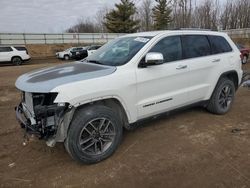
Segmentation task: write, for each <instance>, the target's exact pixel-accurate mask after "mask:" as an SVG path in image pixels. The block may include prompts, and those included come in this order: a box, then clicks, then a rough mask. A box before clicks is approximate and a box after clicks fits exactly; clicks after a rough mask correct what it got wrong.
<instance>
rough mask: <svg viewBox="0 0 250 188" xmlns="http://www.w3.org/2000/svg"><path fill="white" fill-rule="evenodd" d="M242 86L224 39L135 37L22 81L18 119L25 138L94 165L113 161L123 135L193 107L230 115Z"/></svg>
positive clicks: (170, 34) (234, 51)
mask: <svg viewBox="0 0 250 188" xmlns="http://www.w3.org/2000/svg"><path fill="white" fill-rule="evenodd" d="M241 79H242V69H241V58H240V52H239V50H238V48H237V47H236V46H235V44H234V43H233V42H232V41H231V39H230V38H229V37H228V36H227V35H226V34H224V33H219V32H211V31H199V30H198V31H192V30H175V31H158V32H146V33H136V34H130V35H126V36H122V37H119V38H117V39H115V40H113V41H111V42H109V43H107V44H106V45H104V46H103V47H101V48H100V49H99V50H97V51H96V52H95V53H94V54H92V55H91V56H89V57H88V58H87V59H85V60H83V61H79V62H75V63H67V64H63V65H59V66H55V67H52V68H45V69H42V70H38V71H34V72H30V73H27V74H24V75H22V76H20V77H19V78H18V79H17V81H16V87H17V88H18V89H19V90H20V91H21V92H22V99H21V103H20V104H19V105H18V106H17V107H16V117H17V119H18V121H19V123H20V125H21V127H22V128H24V129H25V132H26V133H31V134H35V135H37V136H38V137H39V138H41V139H44V140H46V142H47V144H48V145H49V146H54V145H55V143H56V142H64V144H65V148H66V150H67V151H68V153H69V154H70V155H71V156H72V158H73V159H75V160H77V161H79V162H82V163H88V164H89V163H96V162H98V161H101V160H104V159H106V158H107V157H109V156H111V155H112V154H113V153H114V151H115V150H116V149H117V147H118V145H119V144H120V142H121V140H122V133H123V128H126V129H130V128H132V127H133V126H134V124H135V123H137V122H139V121H141V120H144V119H146V118H150V117H155V116H157V115H160V114H162V113H165V112H169V111H172V110H175V109H177V108H181V107H185V106H189V105H193V104H199V105H202V106H204V107H206V108H207V109H208V111H210V112H212V113H215V114H225V113H226V112H228V111H229V110H230V108H231V106H232V103H233V101H234V96H235V91H236V90H237V88H238V86H239V84H240V83H241Z"/></svg>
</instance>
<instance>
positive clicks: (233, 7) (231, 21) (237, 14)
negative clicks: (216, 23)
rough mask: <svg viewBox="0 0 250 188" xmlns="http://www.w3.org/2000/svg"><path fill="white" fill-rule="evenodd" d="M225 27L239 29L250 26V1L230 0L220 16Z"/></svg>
mask: <svg viewBox="0 0 250 188" xmlns="http://www.w3.org/2000/svg"><path fill="white" fill-rule="evenodd" d="M220 23H221V25H222V28H223V29H237V28H249V27H250V1H249V0H237V1H235V0H233V1H232V0H228V1H227V2H226V3H225V8H224V11H223V12H222V13H221V16H220Z"/></svg>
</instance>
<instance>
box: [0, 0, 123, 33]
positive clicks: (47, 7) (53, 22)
mask: <svg viewBox="0 0 250 188" xmlns="http://www.w3.org/2000/svg"><path fill="white" fill-rule="evenodd" d="M119 1H120V0H0V32H14V33H15V32H26V33H27V32H38V33H41V32H42V33H44V32H46V33H47V32H48V33H56V32H63V31H65V30H66V29H68V28H69V27H70V26H72V25H74V24H75V23H76V22H77V20H78V19H79V18H81V17H94V16H95V14H96V12H97V11H98V10H99V9H100V8H101V7H113V5H114V3H117V2H119Z"/></svg>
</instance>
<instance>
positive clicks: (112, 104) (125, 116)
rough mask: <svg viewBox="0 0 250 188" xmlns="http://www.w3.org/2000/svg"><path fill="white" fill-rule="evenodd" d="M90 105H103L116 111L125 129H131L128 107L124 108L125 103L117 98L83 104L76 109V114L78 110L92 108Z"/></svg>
mask: <svg viewBox="0 0 250 188" xmlns="http://www.w3.org/2000/svg"><path fill="white" fill-rule="evenodd" d="M90 105H103V106H106V107H109V108H111V109H114V111H115V112H118V115H119V117H120V118H121V120H122V122H123V127H124V128H126V129H130V127H129V118H130V115H129V113H128V112H127V110H126V107H125V106H124V104H123V102H121V101H120V100H119V99H118V98H116V97H111V98H103V99H97V100H93V101H91V102H86V103H82V104H80V105H78V106H76V107H75V112H74V113H76V112H77V111H78V110H80V109H82V108H85V107H87V106H90Z"/></svg>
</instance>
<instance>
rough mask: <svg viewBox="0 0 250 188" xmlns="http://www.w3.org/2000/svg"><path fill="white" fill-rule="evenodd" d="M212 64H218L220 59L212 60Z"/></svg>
mask: <svg viewBox="0 0 250 188" xmlns="http://www.w3.org/2000/svg"><path fill="white" fill-rule="evenodd" d="M212 62H213V63H216V62H220V59H214V60H213V61H212Z"/></svg>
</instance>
